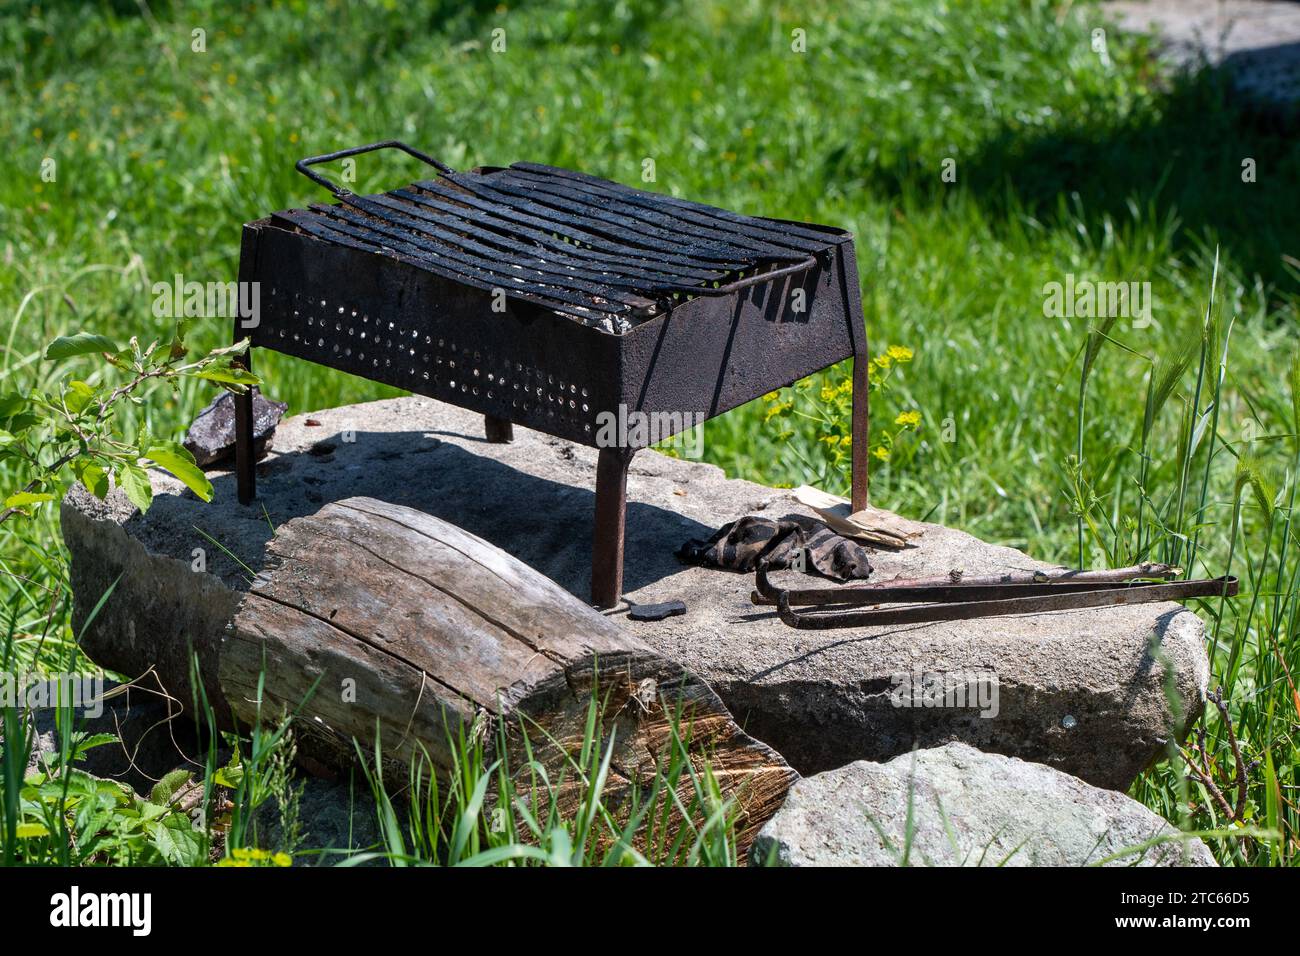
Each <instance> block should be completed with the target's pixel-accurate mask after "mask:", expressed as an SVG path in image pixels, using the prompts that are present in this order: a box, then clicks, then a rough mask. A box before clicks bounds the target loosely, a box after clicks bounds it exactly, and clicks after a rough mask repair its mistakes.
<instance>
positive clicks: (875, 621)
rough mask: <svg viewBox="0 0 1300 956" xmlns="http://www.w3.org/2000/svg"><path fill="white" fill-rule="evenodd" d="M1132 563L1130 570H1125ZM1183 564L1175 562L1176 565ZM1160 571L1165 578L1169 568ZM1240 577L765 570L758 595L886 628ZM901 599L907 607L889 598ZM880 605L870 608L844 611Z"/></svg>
mask: <svg viewBox="0 0 1300 956" xmlns="http://www.w3.org/2000/svg"><path fill="white" fill-rule="evenodd" d="M1126 570H1131V569H1126ZM1176 570H1177V569H1170V571H1171V572H1172V571H1176ZM1154 576H1157V577H1165V576H1166V574H1165V572H1156V573H1155V575H1154ZM1237 591H1238V581H1237V579H1236V578H1235V577H1231V576H1224V577H1218V578H1209V579H1198V580H1187V581H1170V580H1157V581H1131V580H1123V579H1119V578H1117V576H1116V575H1115V574H1114V573H1110V574H1107V573H1105V572H1067V573H1066V574H1064V575H1058V576H1056V577H1055V578H1051V577H1047V576H1044V578H1043V579H1040V580H1036V581H1027V582H1013V583H1008V582H1007V581H1006V580H994V579H986V580H984V581H972V582H969V583H944V584H935V583H928V582H927V583H916V582H888V583H886V584H879V585H866V586H862V587H847V588H815V589H808V590H786V589H784V588H777V587H774V586H773V585H772V583H771V582H770V581H769V580H768V577H767V574H766V573H765V572H764V571H762V570H759V571H758V572H757V574H756V575H755V591H754V594H753V596H752V600H753V602H754V603H755V604H759V605H776V607H777V613H778V614H779V615H780V617H781V620H782V621H783V622H785V623H786V624H788V625H790V626H791V627H795V628H799V629H801V630H828V629H831V628H845V627H886V626H899V625H904V624H923V623H928V622H932V621H964V620H971V619H973V618H980V617H1000V616H1003V615H1007V614H1030V613H1034V614H1042V613H1048V612H1051V611H1070V610H1077V609H1080V608H1094V607H1112V606H1116V605H1127V604H1151V603H1158V602H1161V601H1185V600H1188V599H1189V598H1211V597H1223V598H1226V597H1234V596H1235V595H1236V594H1237ZM896 604H902V605H904V606H902V607H892V606H889V605H896ZM796 605H803V606H811V607H820V608H823V609H825V608H831V610H830V611H826V612H824V613H809V612H802V611H796V610H794V607H795V606H796ZM862 605H875V607H874V608H873V609H871V610H865V611H858V610H844V609H845V608H854V607H859V606H862Z"/></svg>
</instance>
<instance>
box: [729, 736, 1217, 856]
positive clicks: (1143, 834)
mask: <svg viewBox="0 0 1300 956" xmlns="http://www.w3.org/2000/svg"><path fill="white" fill-rule="evenodd" d="M909 805H910V812H909ZM909 816H910V820H911V822H910V823H909ZM749 858H750V862H751V863H760V862H773V863H776V864H778V865H781V866H900V865H903V864H904V863H906V864H908V865H912V866H922V865H927V866H1084V865H1088V864H1099V863H1101V864H1105V865H1110V866H1132V865H1135V864H1136V865H1139V866H1215V865H1217V864H1216V863H1215V861H1214V858H1213V856H1211V855H1210V851H1209V848H1208V847H1206V845H1205V844H1204V843H1203V842H1202V841H1201V840H1199V839H1197V838H1195V837H1190V838H1189V837H1185V836H1182V835H1181V834H1179V833H1178V831H1177V830H1175V829H1174V828H1173V827H1172V826H1170V825H1169V824H1168V823H1167V822H1166V821H1164V820H1163V819H1161V818H1160V817H1159V816H1157V815H1156V814H1154V813H1152V812H1151V811H1150V810H1148V809H1147V808H1146V807H1144V806H1142V804H1140V803H1138V802H1137V801H1136V800H1133V799H1131V798H1129V797H1127V796H1125V795H1124V794H1122V793H1116V792H1115V791H1113V790H1103V789H1101V788H1099V787H1093V786H1090V785H1089V784H1086V783H1084V782H1083V781H1082V780H1079V779H1077V778H1075V777H1071V776H1070V775H1069V774H1065V773H1061V772H1060V771H1058V770H1053V769H1052V768H1050V767H1044V766H1043V765H1041V764H1036V763H1028V762H1026V761H1024V760H1018V759H1016V758H1014V757H1004V756H1001V755H1000V754H986V753H982V752H980V751H978V750H976V749H974V748H973V747H969V746H967V745H966V744H961V743H952V744H946V745H944V746H943V747H937V748H934V749H931V750H918V751H916V752H915V753H912V754H903V755H901V756H898V757H895V758H894V759H893V760H890V761H888V762H887V763H869V762H867V761H859V762H857V763H852V764H849V765H848V766H847V767H841V768H840V769H838V770H830V771H827V772H826V773H821V774H818V775H817V776H815V777H806V778H804V779H803V780H800V781H798V782H797V783H795V785H794V788H793V789H792V790H791V791H790V796H789V797H788V798H787V800H786V803H785V806H783V807H782V808H781V809H780V810H779V811H778V812H777V814H776V816H774V817H773V818H772V819H771V820H769V821H768V822H767V823H766V824H765V825H764V827H763V829H762V830H760V831H759V834H758V837H757V839H756V840H755V841H754V847H753V850H752V851H751V853H750V857H749Z"/></svg>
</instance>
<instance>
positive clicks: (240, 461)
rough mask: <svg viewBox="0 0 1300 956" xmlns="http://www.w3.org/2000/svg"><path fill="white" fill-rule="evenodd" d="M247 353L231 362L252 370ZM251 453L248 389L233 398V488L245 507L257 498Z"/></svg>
mask: <svg viewBox="0 0 1300 956" xmlns="http://www.w3.org/2000/svg"><path fill="white" fill-rule="evenodd" d="M252 351H253V350H252V347H251V346H250V347H249V349H248V351H247V352H245V353H244V354H243V355H242V356H240V357H239V358H236V359H235V360H234V361H232V362H231V364H232V365H240V366H242V367H243V368H245V369H248V370H250V371H251V370H252V367H253V362H252V357H251V355H250V353H251V352H252ZM254 458H255V455H254V452H253V389H252V388H251V387H250V388H249V389H248V390H247V391H245V392H244V394H242V395H236V396H235V486H236V489H237V490H238V493H239V503H240V504H241V505H246V504H249V503H250V502H252V500H253V498H255V497H256V496H257V472H256V471H255V470H254V469H255V468H256V466H257V462H256V461H254Z"/></svg>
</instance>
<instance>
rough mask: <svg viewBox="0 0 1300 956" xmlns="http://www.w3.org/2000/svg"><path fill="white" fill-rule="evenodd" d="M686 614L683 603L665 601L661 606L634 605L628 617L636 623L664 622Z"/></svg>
mask: <svg viewBox="0 0 1300 956" xmlns="http://www.w3.org/2000/svg"><path fill="white" fill-rule="evenodd" d="M685 613H686V605H685V604H683V603H682V602H681V601H664V602H662V603H660V604H634V605H632V607H631V609H630V610H629V611H628V612H627V616H628V617H630V618H631V619H632V620H634V621H662V620H663V619H664V618H666V617H676V616H677V615H678V614H685Z"/></svg>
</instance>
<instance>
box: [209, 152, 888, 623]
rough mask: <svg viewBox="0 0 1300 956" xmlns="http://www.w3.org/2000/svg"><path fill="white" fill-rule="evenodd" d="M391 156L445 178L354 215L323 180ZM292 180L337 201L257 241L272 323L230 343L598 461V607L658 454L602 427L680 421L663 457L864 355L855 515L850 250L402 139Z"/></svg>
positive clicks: (242, 460)
mask: <svg viewBox="0 0 1300 956" xmlns="http://www.w3.org/2000/svg"><path fill="white" fill-rule="evenodd" d="M385 147H394V148H397V149H401V150H404V151H406V152H407V153H409V154H410V155H412V156H415V157H417V158H419V159H421V160H423V161H424V162H426V163H428V164H429V165H431V166H433V167H435V168H436V169H437V170H438V171H439V175H438V177H437V178H436V179H432V180H421V181H419V182H416V183H414V184H413V185H410V186H407V187H405V188H402V189H395V190H392V191H390V192H387V193H382V194H378V195H369V196H359V195H354V194H352V193H351V192H349V191H347V190H346V189H343V188H341V187H339V186H336V185H335V184H333V183H331V182H330V181H329V180H328V179H326V178H325V177H323V176H321V175H320V174H318V173H317V172H316V171H315V170H313V169H311V168H310V167H312V166H314V165H317V164H319V163H324V162H328V161H331V160H336V159H341V158H344V157H347V156H354V155H357V154H360V153H364V152H368V151H371V150H375V149H380V148H385ZM297 165H298V169H299V171H300V172H302V173H303V174H304V175H306V176H307V177H309V178H310V179H312V180H314V181H315V182H317V183H320V184H321V185H323V186H325V187H326V188H327V189H329V190H330V191H331V192H332V193H333V195H334V197H335V198H336V200H337V202H335V203H332V204H313V205H311V206H310V207H308V208H307V209H291V210H286V211H283V212H276V213H272V214H271V215H270V216H269V217H267V218H265V219H260V220H258V221H256V222H251V223H248V224H247V225H245V226H244V235H243V243H242V246H241V250H240V267H239V278H240V281H241V282H258V283H260V292H261V310H260V315H259V317H258V321H257V322H256V323H255V324H254V323H253V322H251V321H247V320H243V319H236V328H235V336H236V339H242V338H244V337H251V340H252V345H253V346H255V347H261V348H269V349H274V350H275V351H277V352H283V353H286V354H289V355H295V356H298V357H300V358H305V359H309V360H311V361H313V362H318V363H320V364H322V365H327V366H329V367H331V368H336V369H341V370H343V371H346V372H352V373H353V374H356V375H361V376H363V377H365V378H368V379H372V380H375V381H379V382H384V383H387V384H389V385H395V386H397V387H399V388H404V389H408V390H409V391H412V392H415V393H418V394H421V395H427V396H430V397H432V398H437V399H441V400H443V401H446V402H450V403H452V404H455V405H459V406H462V407H464V408H468V409H472V410H474V411H478V412H482V413H483V414H484V415H485V416H486V431H487V436H488V438H489V439H491V440H495V441H508V440H510V437H511V430H512V423H518V424H520V425H525V426H527V427H529V428H535V429H538V430H540V431H544V432H547V433H549V434H552V435H556V436H559V437H561V438H567V439H570V440H572V441H575V442H580V443H582V444H585V445H590V446H593V447H598V448H600V455H599V460H598V466H597V472H596V515H595V529H594V533H593V539H592V540H593V547H592V577H591V584H592V599H593V601H594V603H596V604H598V605H600V606H602V607H609V606H613V605H614V604H616V603H617V602H618V600H619V598H620V596H621V592H622V578H623V536H624V535H623V531H624V511H625V502H626V482H627V469H628V465H629V462H630V461H631V457H632V454H633V453H634V452H635V451H636V450H637V448H638V447H642V446H643V445H644V444H646V443H648V440H647V439H646V438H644V437H640V436H638V434H637V433H636V431H635V430H633V431H632V432H631V433H630V434H629V435H627V436H626V437H620V439H619V442H621V443H619V442H615V443H612V444H611V443H608V442H606V441H604V440H603V439H602V429H601V427H600V426H601V424H602V422H604V421H609V419H606V418H602V417H601V416H602V415H612V416H615V417H614V419H613V420H614V421H623V420H625V418H626V415H627V413H630V412H636V413H640V414H642V415H657V416H658V419H659V422H660V424H661V425H664V426H666V425H668V423H671V422H673V421H679V422H680V423H681V424H680V425H679V426H677V427H675V428H672V429H671V430H670V431H664V430H662V429H661V430H660V431H659V432H658V434H657V435H656V436H655V437H656V438H660V439H662V438H663V437H666V436H667V435H668V434H672V433H674V432H676V431H680V430H682V428H683V427H689V426H690V425H691V424H693V421H694V420H693V418H691V417H690V416H695V415H698V416H701V417H702V418H712V417H713V416H715V415H720V414H722V413H723V412H725V411H728V410H730V409H732V408H735V407H736V406H738V405H741V404H743V403H745V402H748V401H751V400H752V399H754V398H757V397H758V396H760V395H762V394H764V393H766V392H770V391H772V390H774V389H777V388H781V387H783V386H786V385H789V384H791V383H792V382H794V381H796V380H797V379H800V378H802V377H804V376H806V375H809V374H811V373H813V372H816V371H819V370H820V369H823V368H826V367H827V366H829V365H832V364H834V363H835V362H838V361H840V360H842V359H845V358H849V357H854V358H863V359H864V360H863V361H856V362H855V363H854V402H853V450H852V451H853V481H852V488H853V491H852V498H853V507H854V509H855V510H856V509H858V508H861V507H863V506H865V504H866V487H867V467H866V461H867V457H866V455H867V383H866V374H867V363H866V361H865V355H866V352H867V341H866V332H865V329H864V326H863V317H862V306H861V300H860V297H859V289H858V272H857V263H856V260H855V258H854V250H853V239H852V236H851V235H850V234H849V233H847V232H844V231H842V230H839V229H833V228H830V227H827V226H817V225H811V224H807V223H795V222H786V221H783V220H777V219H764V218H759V217H753V216H742V215H739V214H737V213H733V212H728V211H726V210H723V209H717V208H714V207H711V206H704V205H700V204H698V203H693V202H687V201H685V200H681V199H676V198H674V197H671V196H665V195H661V194H658V193H651V192H645V191H643V190H639V189H632V188H630V187H627V186H622V185H619V184H617V183H613V182H609V181H607V180H603V179H597V178H595V177H593V176H587V175H584V174H582V173H576V172H571V171H569V170H565V169H557V168H554V167H550V166H539V165H536V164H533V163H517V164H515V165H514V166H511V167H509V168H500V167H481V168H478V169H475V170H472V171H470V172H467V173H458V172H456V171H454V170H452V169H451V168H450V167H448V166H446V165H444V164H443V163H440V162H438V161H437V160H436V159H433V158H432V157H429V156H426V155H425V154H423V153H421V152H419V151H418V150H415V149H413V148H411V147H410V146H407V145H406V144H404V143H399V142H386V143H375V144H372V145H369V146H361V147H357V148H354V149H348V150H342V151H340V152H336V153H331V154H328V155H325V156H316V157H312V158H310V159H304V160H301V161H300V162H299V163H298V164H297ZM250 352H251V350H250ZM250 365H251V359H250ZM674 415H675V416H677V418H676V419H674V418H673V416H674ZM251 417H252V416H251V400H250V399H248V398H247V397H245V398H243V399H242V400H241V401H240V404H239V413H238V414H237V424H238V440H237V444H236V458H237V464H236V470H237V473H238V485H239V498H240V501H242V502H244V503H247V502H249V501H251V500H252V498H253V496H254V493H255V484H254V481H255V479H254V469H253V465H254V462H253V448H252V422H251ZM617 431H618V433H619V434H620V436H622V434H623V432H624V430H623V429H619V430H617ZM603 434H604V435H608V430H604V431H603ZM602 446H605V447H602Z"/></svg>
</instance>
